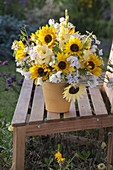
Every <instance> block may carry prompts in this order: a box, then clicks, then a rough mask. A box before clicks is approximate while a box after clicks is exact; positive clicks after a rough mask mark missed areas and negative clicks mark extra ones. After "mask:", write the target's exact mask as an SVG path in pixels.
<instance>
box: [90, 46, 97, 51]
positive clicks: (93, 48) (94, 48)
mask: <svg viewBox="0 0 113 170" xmlns="http://www.w3.org/2000/svg"><path fill="white" fill-rule="evenodd" d="M96 49H97V45H92V48H91V52H92V53H95V52H96Z"/></svg>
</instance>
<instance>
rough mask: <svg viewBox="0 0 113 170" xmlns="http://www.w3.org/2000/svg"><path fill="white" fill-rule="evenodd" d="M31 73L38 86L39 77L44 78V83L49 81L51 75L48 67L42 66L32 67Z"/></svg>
mask: <svg viewBox="0 0 113 170" xmlns="http://www.w3.org/2000/svg"><path fill="white" fill-rule="evenodd" d="M29 71H30V72H31V75H30V76H31V79H32V80H34V81H35V82H34V83H35V84H37V81H38V78H39V77H42V80H43V81H44V80H47V79H48V75H49V73H50V69H49V67H48V66H47V65H40V64H37V65H34V66H32V67H30V69H29Z"/></svg>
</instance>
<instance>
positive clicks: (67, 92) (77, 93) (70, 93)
mask: <svg viewBox="0 0 113 170" xmlns="http://www.w3.org/2000/svg"><path fill="white" fill-rule="evenodd" d="M84 93H85V88H84V85H83V84H78V85H77V86H73V85H69V86H68V87H66V88H65V89H64V92H63V98H65V100H66V101H68V102H70V101H71V100H74V101H75V100H76V99H79V98H80V97H81V96H82V95H83V94H84Z"/></svg>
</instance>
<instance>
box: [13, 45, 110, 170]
mask: <svg viewBox="0 0 113 170" xmlns="http://www.w3.org/2000/svg"><path fill="white" fill-rule="evenodd" d="M111 57H112V58H113V45H112V48H111V52H110V58H111ZM104 89H105V90H104ZM106 93H107V95H108V98H109V99H108V98H107V95H106ZM112 98H113V91H112V90H111V89H108V88H107V87H106V84H105V83H104V85H103V86H102V87H101V86H98V87H96V88H89V87H86V94H85V96H84V97H83V98H81V99H80V100H79V101H78V105H76V106H75V104H74V103H73V102H72V103H71V107H70V111H69V113H61V114H56V113H50V112H47V111H46V110H45V109H44V98H43V92H42V88H41V86H35V85H34V84H33V82H32V81H30V80H24V82H23V85H22V88H21V92H20V96H19V99H18V102H17V106H16V109H15V113H14V116H13V120H12V125H13V127H14V131H13V164H12V167H13V170H24V157H25V139H26V137H28V136H37V135H46V134H54V133H59V132H72V131H78V130H87V129H95V128H96V129H97V128H99V129H102V128H108V130H109V132H110V133H108V134H109V135H108V153H107V170H110V164H112V163H113V158H112V150H113V135H112V127H113V114H112V112H111V110H113V109H112ZM106 101H107V103H106ZM109 103H111V106H110V105H109Z"/></svg>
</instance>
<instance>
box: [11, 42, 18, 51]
mask: <svg viewBox="0 0 113 170" xmlns="http://www.w3.org/2000/svg"><path fill="white" fill-rule="evenodd" d="M18 47H19V45H18V44H17V41H16V40H15V41H14V42H13V44H12V46H11V49H12V50H18Z"/></svg>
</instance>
